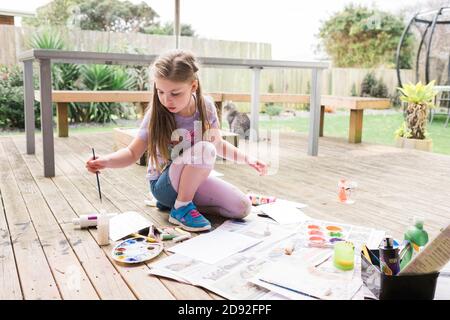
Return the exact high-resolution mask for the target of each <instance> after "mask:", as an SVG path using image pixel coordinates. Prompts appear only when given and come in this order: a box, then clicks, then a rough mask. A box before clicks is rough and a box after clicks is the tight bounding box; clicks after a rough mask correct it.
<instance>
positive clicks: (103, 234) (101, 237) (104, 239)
mask: <svg viewBox="0 0 450 320" xmlns="http://www.w3.org/2000/svg"><path fill="white" fill-rule="evenodd" d="M109 219H110V217H108V215H107V214H100V215H98V218H97V243H98V245H99V246H106V245H108V244H109Z"/></svg>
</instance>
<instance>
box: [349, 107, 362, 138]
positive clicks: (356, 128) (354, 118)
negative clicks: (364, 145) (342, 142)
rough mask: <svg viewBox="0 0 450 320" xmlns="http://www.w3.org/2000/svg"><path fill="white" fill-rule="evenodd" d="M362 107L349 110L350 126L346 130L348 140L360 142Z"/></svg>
mask: <svg viewBox="0 0 450 320" xmlns="http://www.w3.org/2000/svg"><path fill="white" fill-rule="evenodd" d="M363 112H364V110H363V109H357V110H356V109H351V110H350V127H349V132H348V142H350V143H360V142H361V137H362V127H363Z"/></svg>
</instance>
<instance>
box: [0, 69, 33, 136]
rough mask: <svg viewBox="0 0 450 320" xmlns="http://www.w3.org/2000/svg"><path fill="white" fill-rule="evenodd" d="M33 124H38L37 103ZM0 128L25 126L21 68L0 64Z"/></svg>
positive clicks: (20, 127)
mask: <svg viewBox="0 0 450 320" xmlns="http://www.w3.org/2000/svg"><path fill="white" fill-rule="evenodd" d="M34 112H35V125H36V126H39V125H40V117H39V112H38V107H37V103H35V105H34ZM0 128H1V129H15V128H18V129H23V128H25V111H24V96H23V75H22V70H21V69H20V68H19V67H17V66H15V67H12V68H8V67H6V66H0Z"/></svg>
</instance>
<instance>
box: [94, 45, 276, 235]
mask: <svg viewBox="0 0 450 320" xmlns="http://www.w3.org/2000/svg"><path fill="white" fill-rule="evenodd" d="M152 70H153V78H154V85H153V103H152V105H151V108H149V110H148V111H147V112H146V114H145V116H144V119H143V121H142V124H141V126H140V129H139V133H138V135H137V136H136V137H135V138H134V140H133V141H132V142H131V143H130V145H129V146H128V147H126V148H123V149H121V150H118V151H116V152H114V153H111V154H108V155H106V156H101V157H96V159H95V160H94V159H93V158H90V159H89V160H88V161H87V162H86V168H87V169H88V170H89V171H90V172H92V173H95V172H97V171H99V170H102V169H104V168H121V167H126V166H129V165H131V164H134V163H135V162H136V161H137V160H138V159H139V158H140V157H141V156H142V155H143V154H144V152H145V151H146V150H147V151H148V155H149V161H148V162H149V165H148V171H147V172H148V173H147V178H148V180H149V181H150V190H151V192H152V194H153V196H154V197H155V198H156V200H157V206H158V208H160V209H171V210H170V216H169V222H170V223H173V224H177V225H180V226H181V227H182V228H184V229H186V230H188V231H203V230H209V229H210V228H211V224H210V222H209V221H208V220H207V219H206V218H205V217H204V216H203V214H202V213H219V214H220V215H222V216H224V217H226V218H235V219H241V218H244V217H245V216H246V215H248V214H249V213H250V210H251V202H250V200H249V199H248V198H247V197H246V195H245V194H244V193H242V192H241V191H240V190H238V189H237V188H236V187H235V186H233V185H231V184H230V183H228V182H225V181H223V180H221V179H219V178H216V177H211V176H210V175H209V174H210V172H211V170H212V169H213V167H214V163H215V160H216V156H217V155H219V156H221V157H223V158H226V159H228V160H232V161H237V162H238V163H247V164H248V165H250V166H251V167H253V168H255V169H256V170H257V171H258V172H259V173H260V174H261V175H265V174H266V173H267V165H266V164H265V163H264V162H262V161H259V160H257V159H254V158H251V157H249V156H247V155H246V154H244V153H243V152H242V151H240V150H239V149H238V148H236V147H234V146H233V145H232V144H230V143H228V142H226V141H225V140H223V139H222V137H221V135H220V130H219V122H218V118H217V112H216V108H215V105H214V101H213V100H212V99H210V98H209V97H206V96H203V95H202V90H201V88H200V82H199V79H198V74H197V72H198V70H199V69H198V65H197V62H196V60H195V58H194V56H193V55H192V54H191V53H189V52H186V51H183V50H175V51H170V52H168V53H166V54H164V55H162V56H160V57H159V58H158V59H157V60H156V61H155V63H154V65H153V68H152ZM197 206H198V208H199V210H200V212H202V213H200V212H199V211H198V210H197Z"/></svg>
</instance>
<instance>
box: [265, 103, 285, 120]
mask: <svg viewBox="0 0 450 320" xmlns="http://www.w3.org/2000/svg"><path fill="white" fill-rule="evenodd" d="M282 110H283V108H282V107H281V106H278V105H271V106H266V113H267V114H268V115H269V117H270V118H272V117H273V116H279V115H280V113H281V111H282Z"/></svg>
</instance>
